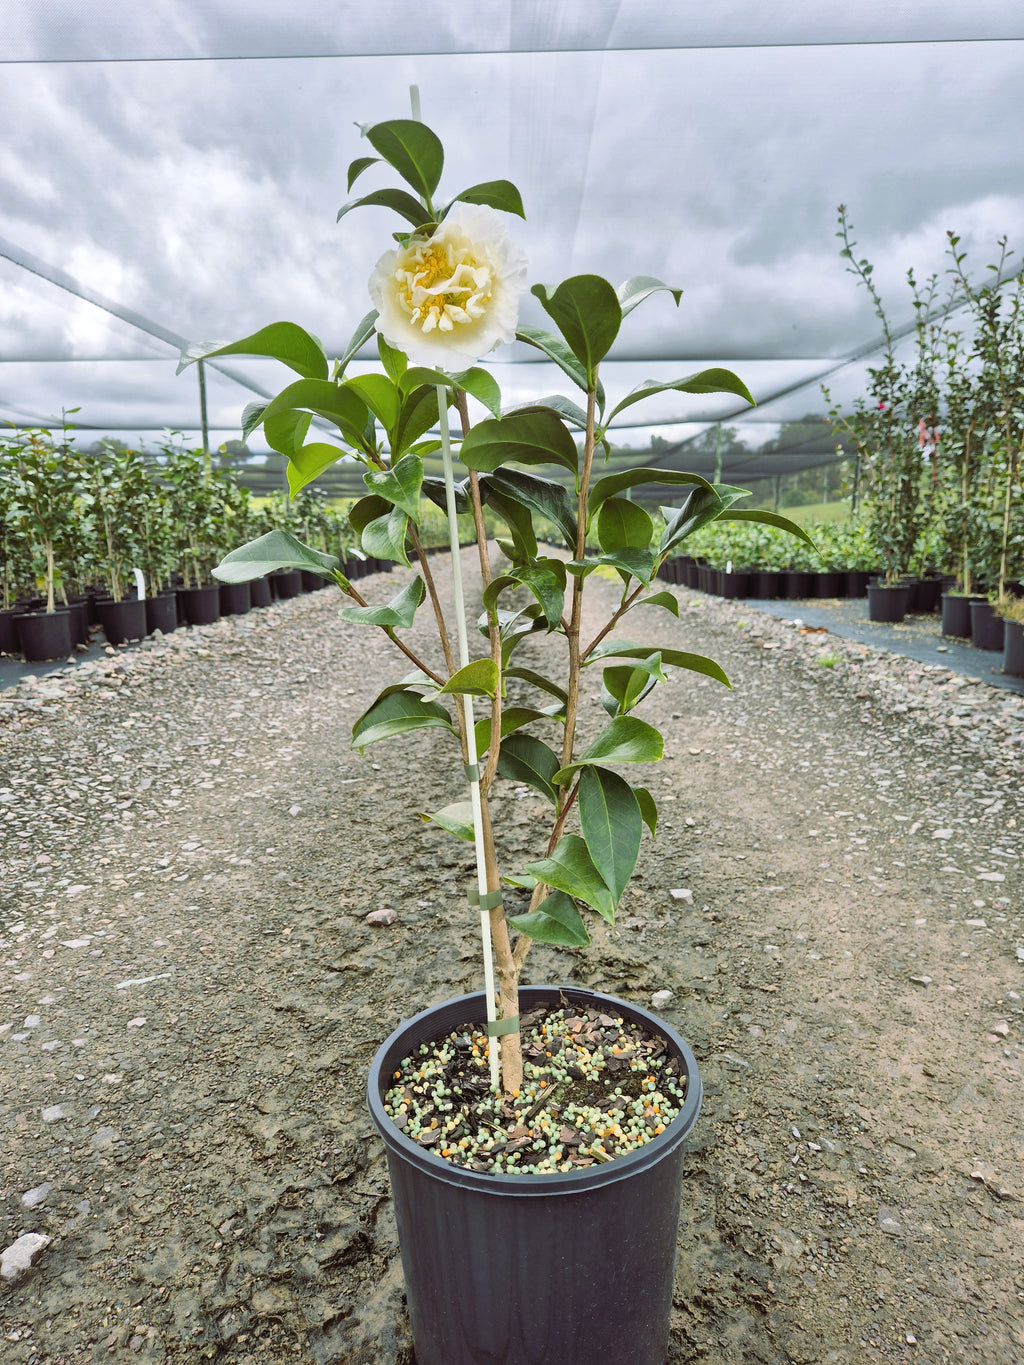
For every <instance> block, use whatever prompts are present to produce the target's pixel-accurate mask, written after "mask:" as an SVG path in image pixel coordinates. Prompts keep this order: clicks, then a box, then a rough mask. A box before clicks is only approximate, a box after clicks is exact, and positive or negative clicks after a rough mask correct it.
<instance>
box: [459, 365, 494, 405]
mask: <svg viewBox="0 0 1024 1365" xmlns="http://www.w3.org/2000/svg"><path fill="white" fill-rule="evenodd" d="M452 382H453V383H454V384H455V385H456V387H457V388H460V389H463V390H464V391H465V392H466V393H469V394H472V395H473V397H474V398H475V399H476V401H477V402H478V403H482V404H483V405H484V407H485V408H486V409H487V411H488V412H489V413H490V414H491V416H492V417H500V416H501V387H500V385H499V384H498V381H497V380H496V379H495V377H494V375H493V374H491V373H490V372H489V371H488V370H480V369H477V367H476V366H474V367H473V369H471V370H463V371H462V373H461V374H455V375H452Z"/></svg>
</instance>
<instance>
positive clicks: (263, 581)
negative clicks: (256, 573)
mask: <svg viewBox="0 0 1024 1365" xmlns="http://www.w3.org/2000/svg"><path fill="white" fill-rule="evenodd" d="M273 600H274V594H273V591H272V590H271V587H270V579H269V578H254V579H252V580H251V581H250V583H249V601H250V602H251V603H252V605H253V606H254V607H269V606H270V604H271V602H273Z"/></svg>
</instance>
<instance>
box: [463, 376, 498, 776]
mask: <svg viewBox="0 0 1024 1365" xmlns="http://www.w3.org/2000/svg"><path fill="white" fill-rule="evenodd" d="M460 394H461V398H462V407H460V411H461V412H462V429H463V433H465V432H466V431H468V430H469V417H468V413H467V412H465V411H463V408H464V407H465V402H466V395H465V394H464V393H461V390H460ZM469 499H470V504H471V506H472V508H473V527H474V529H475V531H476V545H477V554H478V556H479V559H480V581H481V582H482V583H483V586H484V590H485V591H486V589H487V585H488V584H489V583H490V581H491V563H490V560H489V558H488V556H487V528H486V527H485V526H484V507H483V500H482V499H481V497H480V478H479V476H478V474H477V472H476V470H473V469H471V470H470V472H469ZM487 636H488V639H489V640H490V645H491V659H492V660H493V662H494V664H495V667H496V668H497V669H498V675H499V678H500V675H501V635H500V634H499V632H498V627H497V624H496V622H495V620H494V618H493V617H492V616H491V614H490V612H488V613H487ZM500 755H501V686H500V685H499V686H498V688H497V690H496V692H495V694H494V697H493V699H492V701H491V743H490V747H489V749H488V751H487V763H486V765H485V767H484V770H483V773H482V774H481V777H480V793H481V795H486V794H487V792H489V791H490V789H491V784H492V783H493V781H494V777H495V774H496V773H497V771H498V758H499V757H500Z"/></svg>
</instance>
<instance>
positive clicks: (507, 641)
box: [481, 602, 547, 672]
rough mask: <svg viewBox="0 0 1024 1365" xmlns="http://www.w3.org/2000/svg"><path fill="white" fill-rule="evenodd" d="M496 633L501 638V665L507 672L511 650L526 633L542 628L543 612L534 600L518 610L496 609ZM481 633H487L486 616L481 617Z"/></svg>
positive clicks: (533, 632)
mask: <svg viewBox="0 0 1024 1365" xmlns="http://www.w3.org/2000/svg"><path fill="white" fill-rule="evenodd" d="M497 619H498V635H499V636H500V638H501V667H502V670H503V671H505V672H507V670H508V664H509V660H510V659H511V657H512V651H513V650H514V649H515V648H516V646H517V645H519V644H520V643H521V642H522V641H523V640H525V639H526V637H527V636H528V635H534V634H536V633H537V631H540V630H544V629H546V627H547V622H546V621H545V620H544V613H543V612H542V611H541V609H540V606H539V605H538V604H537V603H536V602H531V603H530V605H529V606H527V607H523V608H522V609H521V610H519V611H500V610H499V611H498V612H497ZM481 633H482V634H484V635H486V634H488V629H487V618H486V617H483V618H481Z"/></svg>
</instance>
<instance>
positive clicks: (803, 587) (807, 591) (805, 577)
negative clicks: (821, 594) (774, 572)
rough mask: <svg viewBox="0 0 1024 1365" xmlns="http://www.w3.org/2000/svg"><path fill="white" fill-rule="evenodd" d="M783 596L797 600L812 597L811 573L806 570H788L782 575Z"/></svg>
mask: <svg viewBox="0 0 1024 1365" xmlns="http://www.w3.org/2000/svg"><path fill="white" fill-rule="evenodd" d="M782 596H783V597H788V598H796V599H797V600H799V599H802V598H805V597H810V596H811V575H810V573H809V572H808V571H807V570H805V569H786V570H785V571H784V572H783V575H782Z"/></svg>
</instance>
